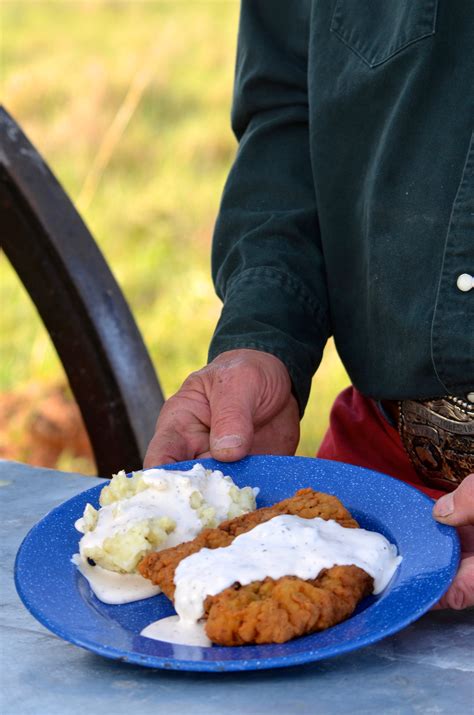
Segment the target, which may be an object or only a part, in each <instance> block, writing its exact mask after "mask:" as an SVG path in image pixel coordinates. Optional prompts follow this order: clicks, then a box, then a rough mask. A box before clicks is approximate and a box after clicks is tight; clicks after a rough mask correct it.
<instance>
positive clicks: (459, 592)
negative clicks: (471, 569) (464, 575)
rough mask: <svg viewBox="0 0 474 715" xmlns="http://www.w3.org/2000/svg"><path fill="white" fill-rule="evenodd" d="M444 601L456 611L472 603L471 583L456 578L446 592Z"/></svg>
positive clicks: (473, 602) (473, 595)
mask: <svg viewBox="0 0 474 715" xmlns="http://www.w3.org/2000/svg"><path fill="white" fill-rule="evenodd" d="M446 601H447V604H448V606H449V607H450V608H453V609H454V610H456V611H461V610H462V609H463V608H467V607H468V606H471V605H474V590H473V585H471V584H469V583H467V581H466V580H464V579H458V581H457V582H455V583H453V585H452V586H451V588H450V589H449V591H448V593H447V594H446Z"/></svg>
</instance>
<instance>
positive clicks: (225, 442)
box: [212, 434, 242, 451]
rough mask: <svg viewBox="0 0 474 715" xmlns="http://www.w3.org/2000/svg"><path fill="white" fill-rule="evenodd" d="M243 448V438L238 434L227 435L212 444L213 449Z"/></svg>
mask: <svg viewBox="0 0 474 715" xmlns="http://www.w3.org/2000/svg"><path fill="white" fill-rule="evenodd" d="M241 446H242V437H241V436H240V435H238V434H226V435H224V437H220V438H219V439H216V440H215V441H213V443H212V449H214V450H217V451H218V450H220V449H234V448H235V447H241Z"/></svg>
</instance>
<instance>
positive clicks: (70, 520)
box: [15, 456, 459, 672]
mask: <svg viewBox="0 0 474 715" xmlns="http://www.w3.org/2000/svg"><path fill="white" fill-rule="evenodd" d="M201 463H202V464H204V465H205V466H206V467H208V468H211V469H221V470H222V471H223V472H224V473H225V474H230V475H231V477H232V478H233V479H234V481H235V482H236V484H237V485H239V486H245V485H250V486H256V487H259V488H260V494H259V497H258V506H268V505H270V504H273V503H275V502H277V501H280V500H281V499H285V498H287V497H289V496H291V495H293V494H294V493H295V491H296V490H297V489H300V488H302V487H313V488H314V489H316V490H318V491H323V492H327V493H329V494H334V495H335V496H337V497H339V499H341V501H342V502H343V503H344V505H345V506H346V507H347V508H348V509H349V510H350V512H351V513H352V514H353V516H354V517H355V518H356V519H357V520H358V522H359V523H360V525H361V526H362V527H363V528H365V529H369V530H372V531H378V532H381V533H382V534H384V536H386V537H387V538H388V539H389V540H390V541H391V542H392V543H394V544H396V545H397V547H398V550H399V553H400V554H401V555H402V556H403V561H402V563H401V565H400V567H399V568H398V570H397V572H396V573H395V575H394V577H393V579H392V581H391V583H390V584H389V585H388V587H387V588H386V589H385V591H384V592H383V593H382V594H380V595H379V596H377V597H373V596H370V597H369V598H366V599H365V600H364V601H363V602H362V603H361V604H360V605H359V607H358V609H357V610H356V612H355V614H354V615H353V616H352V617H351V618H349V619H348V620H347V621H344V622H343V623H340V624H339V625H337V626H334V627H333V628H329V629H328V630H326V631H323V632H321V633H314V634H313V635H310V636H305V637H302V638H297V639H295V640H293V641H290V642H288V643H284V644H281V645H262V646H241V647H233V648H229V647H221V646H212V647H209V648H204V647H199V646H180V645H173V644H170V643H165V642H162V641H156V640H151V639H149V638H144V637H143V636H140V635H139V634H140V631H141V630H142V629H143V628H144V627H145V626H146V625H148V624H149V623H151V622H152V621H156V620H157V619H158V618H161V617H164V616H168V615H170V614H172V613H174V611H173V607H172V606H171V604H170V602H169V601H168V599H167V598H166V597H165V596H164V595H163V594H160V595H158V596H154V597H153V598H149V599H145V600H142V601H137V602H135V603H130V604H126V605H121V606H110V605H106V604H104V603H102V602H101V601H99V600H98V599H97V598H96V597H95V596H94V595H93V593H92V592H91V590H90V587H89V584H88V583H87V581H86V580H85V579H84V577H83V576H81V574H80V573H79V572H78V571H77V570H76V568H75V566H74V565H73V564H72V563H71V556H72V555H73V554H75V553H76V552H77V551H78V541H79V537H80V534H79V533H78V532H77V531H76V529H75V528H74V522H75V520H76V519H78V518H79V517H80V516H82V513H83V511H84V507H85V505H86V504H87V502H90V503H91V504H93V505H94V506H96V507H97V506H98V499H99V493H100V490H101V489H102V485H99V486H96V487H94V488H92V489H88V490H87V491H85V492H83V493H82V494H79V495H78V496H76V497H74V498H73V499H70V500H69V501H67V502H66V503H65V504H62V505H61V506H59V507H58V508H56V509H54V510H53V511H51V512H50V513H49V514H47V515H46V516H45V517H44V519H42V520H41V521H40V522H39V523H38V524H37V525H36V526H35V527H34V528H33V529H32V530H31V531H30V532H29V534H28V535H27V537H26V538H25V540H24V541H23V543H22V545H21V547H20V549H19V552H18V555H17V559H16V564H15V581H16V587H17V590H18V593H19V595H20V597H21V599H22V601H23V603H24V604H25V606H26V607H27V608H28V610H29V611H30V612H31V613H32V614H33V616H34V617H35V618H37V619H38V621H39V622H40V623H42V624H43V625H44V626H46V628H49V630H50V631H52V632H53V633H55V634H56V635H58V636H60V637H61V638H64V639H65V640H67V641H70V642H71V643H74V644H76V645H78V646H81V647H82V648H86V649H87V650H90V651H92V652H94V653H98V654H100V655H103V656H105V657H107V658H113V659H120V660H122V661H126V662H128V663H135V664H138V665H144V666H147V667H150V668H167V669H174V670H188V671H189V670H193V671H196V670H197V671H215V672H221V671H238V670H257V669H263V668H282V667H285V666H290V665H297V664H300V663H309V662H312V661H317V660H321V659H323V658H328V657H331V656H336V655H340V654H342V653H347V652H348V651H352V650H355V649H357V648H362V647H363V646H366V645H369V644H370V643H375V642H376V641H378V640H380V639H382V638H385V637H386V636H389V635H390V634H392V633H395V632H397V631H399V630H400V629H402V628H404V627H405V626H407V625H408V624H409V623H411V622H412V621H414V620H416V619H417V618H419V617H420V616H421V615H423V614H424V613H425V612H426V611H428V610H429V609H430V607H431V606H432V605H433V604H435V603H436V602H437V601H438V600H439V598H440V597H441V596H442V595H443V593H444V592H445V591H446V590H447V588H448V586H449V584H450V583H451V581H452V579H453V577H454V574H455V573H456V570H457V566H458V562H459V542H458V538H457V534H456V531H455V529H453V528H451V527H447V526H442V525H440V524H438V523H437V522H435V521H434V520H433V518H432V516H431V510H432V506H433V502H432V501H431V499H429V498H428V497H427V496H425V495H424V494H422V493H421V492H419V491H417V490H416V489H413V488H412V487H409V486H407V485H406V484H404V483H402V482H399V481H397V480H396V479H392V478H391V477H388V476H386V475H384V474H380V473H378V472H373V471H370V470H367V469H361V468H359V467H354V466H352V465H349V464H340V463H337V462H329V461H326V460H320V459H309V458H305V457H270V456H258V457H248V458H246V459H244V460H242V461H241V462H236V463H233V464H224V463H220V462H215V461H214V460H211V459H207V460H202V461H201ZM193 464H194V462H183V463H181V464H178V465H172V466H171V467H170V468H175V469H176V468H178V469H189V468H191V467H192V465H193ZM104 484H105V482H104Z"/></svg>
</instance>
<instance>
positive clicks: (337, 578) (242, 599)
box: [139, 488, 373, 645]
mask: <svg viewBox="0 0 474 715" xmlns="http://www.w3.org/2000/svg"><path fill="white" fill-rule="evenodd" d="M280 514H291V515H294V516H300V517H302V518H304V519H313V518H315V517H321V518H322V519H327V520H328V519H334V520H335V521H337V522H338V523H339V524H341V526H344V527H348V528H357V527H358V524H357V522H356V521H355V519H353V518H352V516H351V515H350V513H349V512H348V511H347V509H346V508H345V507H344V506H343V505H342V504H341V502H340V501H339V499H337V498H336V497H333V496H331V495H329V494H324V493H322V492H315V491H314V490H313V489H310V488H306V489H300V490H299V491H298V492H296V494H295V495H294V496H293V497H291V498H289V499H285V500H284V501H281V502H279V503H278V504H274V505H273V506H270V507H264V508H262V509H257V510H255V511H253V512H249V513H248V514H244V515H242V516H239V517H236V518H235V519H231V520H229V521H224V522H222V524H220V525H219V526H218V527H217V528H215V529H205V530H204V531H202V532H201V533H200V534H199V535H198V536H197V537H196V538H195V539H193V540H192V541H188V542H186V543H184V544H179V545H178V546H174V547H173V548H170V549H164V550H163V551H159V552H156V553H152V554H148V555H147V556H146V557H145V558H144V559H143V560H142V561H141V563H140V565H139V571H140V573H141V574H142V576H145V578H148V579H150V580H151V581H153V583H155V584H157V585H158V586H160V588H161V589H162V591H163V592H164V593H165V594H166V595H167V596H168V598H170V599H171V600H172V599H173V597H174V590H175V586H174V573H175V570H176V568H177V566H178V564H179V563H180V561H182V560H183V559H184V558H186V557H187V556H190V555H191V554H193V553H196V552H197V551H199V550H200V549H202V548H208V549H217V548H219V547H222V546H228V545H229V544H231V543H232V541H233V540H234V539H235V537H236V536H239V534H243V533H245V532H247V531H250V530H251V529H253V527H254V526H257V524H262V523H263V522H265V521H268V520H269V519H272V518H273V517H274V516H278V515H280ZM372 587H373V581H372V578H371V577H370V576H368V574H366V573H365V572H364V571H362V570H361V569H359V568H357V567H356V566H334V567H333V568H331V569H327V570H325V571H323V572H321V573H320V574H319V575H318V577H317V578H316V579H313V580H308V581H305V580H303V579H300V578H297V577H295V576H284V577H282V578H280V579H277V580H274V579H271V578H266V579H265V580H264V581H255V582H253V583H251V584H248V585H245V586H240V585H239V584H234V585H233V586H231V587H230V588H227V589H225V590H224V591H222V593H219V594H217V595H216V596H209V597H208V598H207V599H206V601H205V604H204V608H205V613H206V617H207V622H206V632H207V635H208V637H209V638H210V639H211V641H213V642H214V643H217V644H220V645H242V644H250V643H283V642H285V641H287V640H290V639H291V638H295V637H297V636H300V635H304V634H308V633H312V632H314V631H316V630H322V629H324V628H329V627H330V626H332V625H335V624H336V623H339V622H340V621H342V620H344V619H345V618H347V617H348V616H349V615H350V614H351V613H352V612H353V611H354V609H355V607H356V606H357V604H358V602H359V601H360V600H361V599H362V598H363V597H364V596H366V595H368V594H369V593H370V592H371V590H372Z"/></svg>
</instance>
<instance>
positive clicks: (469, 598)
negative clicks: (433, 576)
mask: <svg viewBox="0 0 474 715" xmlns="http://www.w3.org/2000/svg"><path fill="white" fill-rule="evenodd" d="M469 606H474V554H472V555H469V556H466V555H463V557H462V558H461V564H460V566H459V571H458V572H457V574H456V577H455V579H454V581H453V582H452V584H451V586H450V587H449V589H448V590H447V591H446V593H445V594H444V596H443V597H442V599H441V600H440V601H439V603H438V604H436V606H435V610H438V609H440V608H454V609H456V610H461V609H462V608H468V607H469Z"/></svg>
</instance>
